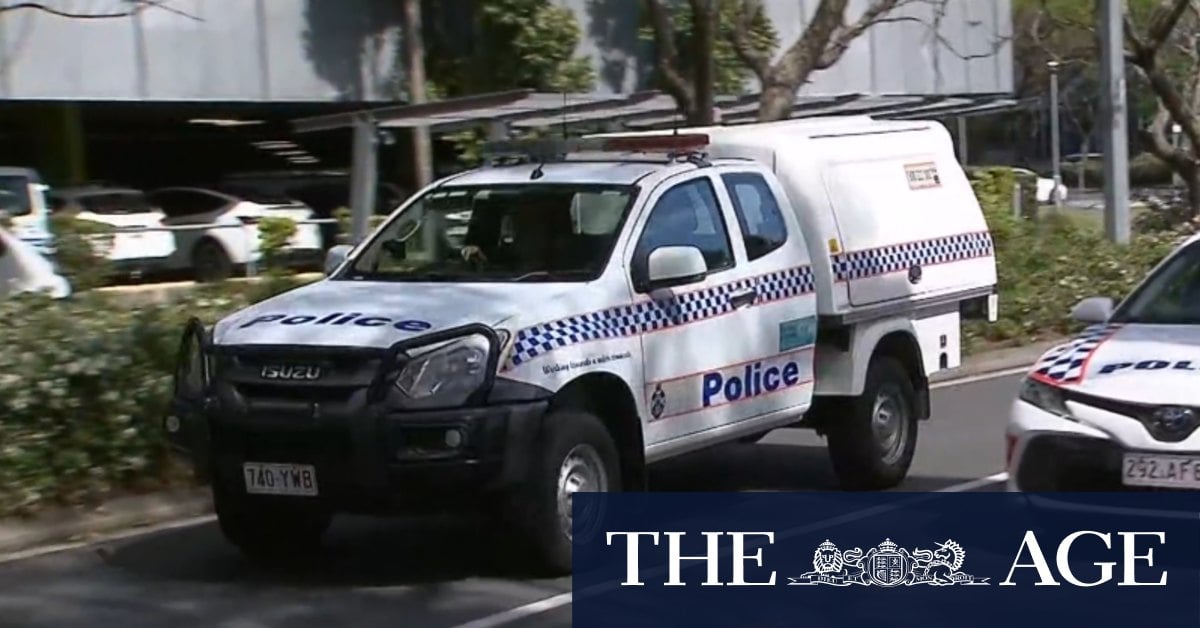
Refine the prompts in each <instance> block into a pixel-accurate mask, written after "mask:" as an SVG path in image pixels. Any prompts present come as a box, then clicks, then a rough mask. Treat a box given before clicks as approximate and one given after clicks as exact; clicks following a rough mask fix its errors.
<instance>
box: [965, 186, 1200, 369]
mask: <svg viewBox="0 0 1200 628" xmlns="http://www.w3.org/2000/svg"><path fill="white" fill-rule="evenodd" d="M994 170H996V169H992V170H989V171H986V172H981V171H976V173H975V174H974V176H973V184H974V186H975V189H976V194H977V196H979V199H980V203H981V204H982V205H983V209H984V214H985V216H986V218H987V221H988V226H989V228H990V230H991V231H992V237H993V239H994V241H995V243H996V267H997V272H998V273H999V286H998V292H999V294H1000V317H999V320H998V321H997V322H996V323H992V324H988V323H986V322H973V323H971V324H969V325H967V326H966V329H965V334H966V338H965V339H964V342H965V344H966V346H967V347H968V349H969V350H976V349H978V348H979V347H980V345H982V344H983V343H987V344H993V345H995V344H999V345H1020V344H1026V343H1029V342H1036V341H1039V340H1044V339H1046V338H1048V337H1053V336H1058V335H1062V334H1068V333H1072V332H1074V331H1077V330H1078V329H1079V328H1080V327H1081V325H1080V324H1079V323H1076V322H1075V321H1073V320H1071V318H1070V311H1071V308H1072V307H1074V305H1075V304H1076V303H1077V302H1078V301H1079V300H1080V299H1083V298H1084V297H1088V296H1110V297H1113V298H1115V299H1120V298H1122V297H1124V296H1125V295H1127V294H1128V293H1129V291H1130V290H1131V289H1132V288H1133V287H1134V286H1135V285H1136V284H1137V283H1138V282H1139V281H1140V280H1141V279H1142V277H1143V276H1144V275H1145V274H1146V272H1147V271H1149V270H1150V268H1152V267H1153V266H1154V265H1155V264H1157V263H1158V262H1159V261H1160V260H1161V259H1162V258H1163V257H1164V256H1165V255H1166V254H1167V253H1169V252H1170V251H1171V249H1172V248H1173V247H1174V246H1175V244H1177V243H1178V242H1179V240H1180V239H1181V238H1182V237H1185V236H1186V235H1187V234H1188V231H1187V230H1186V229H1183V230H1179V231H1165V232H1152V233H1142V234H1138V235H1137V236H1135V238H1134V239H1133V241H1132V242H1131V243H1130V244H1129V245H1128V246H1121V245H1117V244H1114V243H1112V242H1110V241H1108V240H1107V239H1106V238H1105V237H1104V236H1103V234H1101V233H1100V232H1098V231H1095V230H1090V229H1082V228H1080V227H1079V226H1078V225H1077V224H1076V223H1074V222H1072V221H1070V220H1069V219H1067V218H1066V217H1064V216H1060V215H1057V214H1048V215H1046V216H1043V217H1040V218H1038V219H1037V220H1028V219H1021V220H1018V219H1015V218H1013V216H1012V209H1011V206H1012V205H1011V203H1012V192H1011V186H1006V183H1007V181H1010V180H1011V179H1006V178H1005V175H1004V174H1003V173H1001V172H995V171H994ZM1005 189H1008V190H1010V191H1009V192H1008V193H1007V195H1006V194H1004V192H1003V191H1004V190H1005Z"/></svg>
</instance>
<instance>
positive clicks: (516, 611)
mask: <svg viewBox="0 0 1200 628" xmlns="http://www.w3.org/2000/svg"><path fill="white" fill-rule="evenodd" d="M570 603H571V594H570V593H559V594H558V595H555V596H553V597H548V598H546V599H544V600H538V601H536V602H530V603H528V604H526V605H524V606H518V607H516V608H510V609H508V610H506V611H502V612H499V613H496V614H495V615H488V616H487V617H483V618H481V619H476V620H474V621H469V622H467V623H465V624H459V625H457V626H455V627H454V628H494V627H495V626H503V625H504V624H510V623H512V622H514V621H517V620H518V619H524V618H526V617H529V616H531V615H540V614H542V613H545V612H546V611H551V610H554V609H556V608H559V607H561V606H566V605H567V604H570Z"/></svg>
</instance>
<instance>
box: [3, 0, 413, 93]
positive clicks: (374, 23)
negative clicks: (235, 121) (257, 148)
mask: <svg viewBox="0 0 1200 628" xmlns="http://www.w3.org/2000/svg"><path fill="white" fill-rule="evenodd" d="M15 3H16V0H0V7H2V6H5V5H12V4H15ZM44 4H46V5H48V6H51V7H53V8H55V9H59V10H63V11H71V12H74V13H80V14H90V15H95V14H103V13H113V12H121V11H125V10H128V6H129V5H128V4H127V3H126V2H125V1H124V0H45V2H44ZM163 4H164V6H165V7H168V8H169V9H172V10H177V11H179V12H180V13H185V14H187V15H186V16H185V15H180V14H179V13H175V12H173V11H172V10H168V9H166V8H147V9H145V10H144V11H142V12H140V13H139V14H138V15H137V16H136V17H122V18H113V19H88V20H81V19H70V18H64V17H58V16H54V15H50V14H47V13H43V12H39V11H30V10H20V11H9V12H0V97H8V98H30V99H33V98H37V99H84V100H92V99H95V100H125V99H150V100H235V101H236V100H280V101H284V100H307V101H333V100H386V99H393V98H395V97H396V96H397V91H396V88H395V86H396V85H397V84H398V81H397V72H396V65H395V64H396V61H397V59H398V55H397V54H396V50H395V47H396V43H397V41H398V39H399V33H400V31H399V14H398V9H397V6H398V4H399V3H398V2H390V1H383V2H380V1H377V0H166V2H164V3H163Z"/></svg>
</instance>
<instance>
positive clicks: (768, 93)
mask: <svg viewBox="0 0 1200 628" xmlns="http://www.w3.org/2000/svg"><path fill="white" fill-rule="evenodd" d="M795 91H796V90H794V89H792V88H791V87H788V86H787V85H780V84H778V83H767V84H766V85H764V86H763V90H762V94H761V95H760V96H759V101H758V121H759V122H774V121H776V120H786V119H788V118H790V117H791V114H792V103H793V102H795V96H796V94H795Z"/></svg>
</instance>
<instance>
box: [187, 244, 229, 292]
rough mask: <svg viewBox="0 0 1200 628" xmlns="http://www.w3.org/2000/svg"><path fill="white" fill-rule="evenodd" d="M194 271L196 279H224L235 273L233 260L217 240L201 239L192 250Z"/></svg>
mask: <svg viewBox="0 0 1200 628" xmlns="http://www.w3.org/2000/svg"><path fill="white" fill-rule="evenodd" d="M192 272H193V273H194V274H195V277H196V281H198V282H201V283H208V282H214V281H222V280H224V279H228V278H229V277H230V276H231V275H233V261H232V260H230V259H229V254H228V253H226V252H225V248H224V247H222V246H221V245H220V243H218V242H217V241H216V240H201V241H200V243H199V244H197V245H196V248H195V250H194V251H192Z"/></svg>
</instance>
